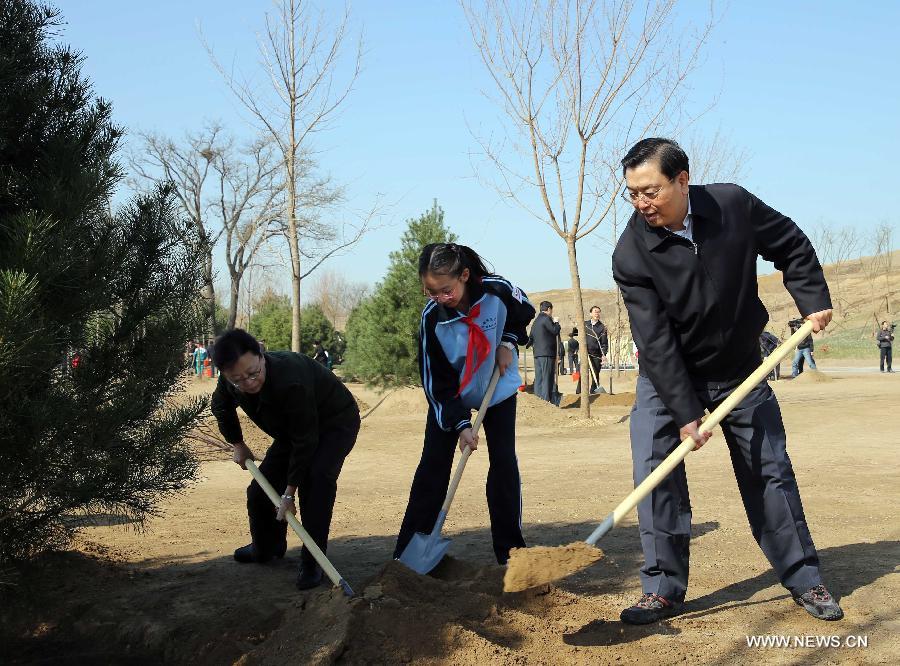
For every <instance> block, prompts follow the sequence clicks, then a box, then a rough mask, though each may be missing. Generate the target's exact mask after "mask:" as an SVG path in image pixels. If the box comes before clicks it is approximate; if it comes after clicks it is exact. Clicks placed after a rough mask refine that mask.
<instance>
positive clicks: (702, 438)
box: [678, 419, 712, 451]
mask: <svg viewBox="0 0 900 666" xmlns="http://www.w3.org/2000/svg"><path fill="white" fill-rule="evenodd" d="M678 435H679V437H681V441H682V442H683V441H684V440H686V439H687V438H688V437H690V438H692V439H693V440H694V441H695V442H696V443H697V445H696V446H695V447H694V451H696V450H697V449H699V448H700V447H701V446H703V445H704V444H706V442H707V441H709V438H710V437H712V433H711V432H700V419H697V420H696V421H691V422H690V423H688V424H686V425H683V426H681V430H680V431H679V432H678Z"/></svg>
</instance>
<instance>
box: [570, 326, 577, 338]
mask: <svg viewBox="0 0 900 666" xmlns="http://www.w3.org/2000/svg"><path fill="white" fill-rule="evenodd" d="M569 337H570V338H577V337H578V329H577V328H573V329H572V332H571V333H569Z"/></svg>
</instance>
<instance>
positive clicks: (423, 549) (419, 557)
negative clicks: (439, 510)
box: [400, 532, 452, 576]
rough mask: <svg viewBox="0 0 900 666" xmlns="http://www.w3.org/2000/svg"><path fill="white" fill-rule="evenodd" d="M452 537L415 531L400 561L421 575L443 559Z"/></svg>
mask: <svg viewBox="0 0 900 666" xmlns="http://www.w3.org/2000/svg"><path fill="white" fill-rule="evenodd" d="M451 541H452V539H447V538H444V537H442V536H440V535H438V534H422V533H421V532H417V533H416V534H413V538H412V539H411V540H410V542H409V543H408V544H407V546H406V548H405V549H404V550H403V553H401V554H400V561H401V562H403V564H405V565H406V566H408V567H409V568H410V569H412V570H413V571H415V572H416V573H418V574H422V575H423V576H424V575H425V574H427V573H428V572H429V571H431V570H432V569H434V568H435V567H436V566H437V565H438V564H440V561H441V560H442V559H444V555H445V554H446V553H447V549H448V548H450V542H451Z"/></svg>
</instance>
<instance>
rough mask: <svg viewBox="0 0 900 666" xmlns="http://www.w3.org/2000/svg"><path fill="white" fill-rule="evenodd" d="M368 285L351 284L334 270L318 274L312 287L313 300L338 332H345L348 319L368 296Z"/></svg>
mask: <svg viewBox="0 0 900 666" xmlns="http://www.w3.org/2000/svg"><path fill="white" fill-rule="evenodd" d="M368 291H369V289H368V285H366V284H365V283H359V282H350V281H349V280H347V279H346V278H345V277H344V276H343V275H341V274H340V273H337V272H336V271H333V270H326V271H322V272H321V273H319V274H318V276H317V278H316V281H315V283H314V284H313V287H312V290H311V292H312V300H313V301H314V302H315V303H318V304H319V307H321V308H322V312H324V313H325V316H326V317H327V318H328V320H329V321H330V322H331V325H332V326H334V328H335V329H336V330H338V331H343V330H344V327H345V325H346V324H347V317H349V316H350V313H351V312H352V311H353V309H354V308H355V307H356V306H357V305H359V303H360V302H361V301H362V300H363V299H364V298H365V297H366V296H368Z"/></svg>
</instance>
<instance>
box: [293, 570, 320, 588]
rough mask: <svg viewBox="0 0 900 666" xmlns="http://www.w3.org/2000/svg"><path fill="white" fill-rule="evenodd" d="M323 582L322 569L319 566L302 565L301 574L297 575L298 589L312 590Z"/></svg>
mask: <svg viewBox="0 0 900 666" xmlns="http://www.w3.org/2000/svg"><path fill="white" fill-rule="evenodd" d="M321 582H322V567H320V566H319V565H318V564H313V565H307V564H301V565H300V573H299V574H297V589H298V590H311V589H312V588H314V587H318V585H319V584H320V583H321Z"/></svg>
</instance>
